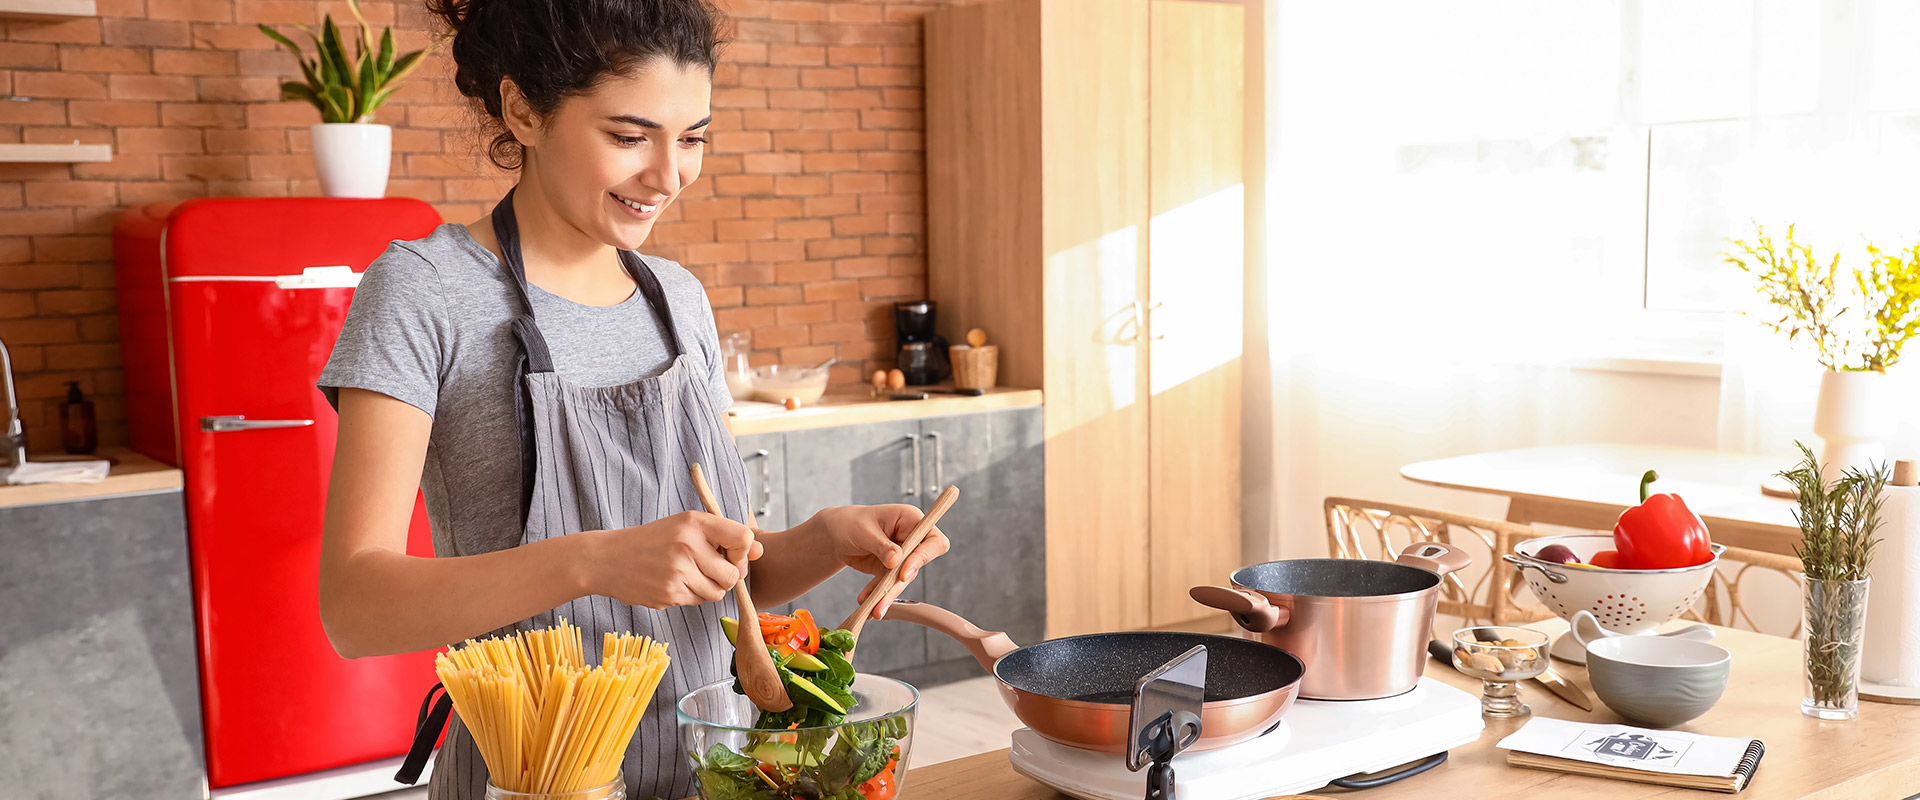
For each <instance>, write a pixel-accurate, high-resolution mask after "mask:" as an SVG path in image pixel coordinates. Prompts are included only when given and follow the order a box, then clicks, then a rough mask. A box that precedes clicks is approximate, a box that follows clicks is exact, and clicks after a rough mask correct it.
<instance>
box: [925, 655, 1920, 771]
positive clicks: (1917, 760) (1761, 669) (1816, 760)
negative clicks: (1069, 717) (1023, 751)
mask: <svg viewBox="0 0 1920 800" xmlns="http://www.w3.org/2000/svg"><path fill="white" fill-rule="evenodd" d="M1550 622H1552V623H1559V621H1558V620H1553V621H1550ZM1559 624H1560V625H1561V626H1562V627H1564V623H1559ZM1540 627H1542V628H1543V629H1545V628H1546V627H1547V625H1546V624H1542V625H1541V626H1540ZM1718 632H1719V638H1718V639H1716V642H1717V643H1718V644H1719V645H1721V646H1722V647H1725V648H1727V649H1728V650H1730V651H1732V652H1733V679H1732V682H1731V683H1730V684H1729V686H1728V687H1727V693H1726V695H1725V696H1724V697H1722V698H1721V700H1720V703H1719V704H1718V705H1716V706H1715V707H1714V709H1713V710H1712V711H1709V712H1707V714H1706V716H1703V717H1701V718H1699V719H1696V720H1694V721H1693V722H1691V723H1688V724H1687V725H1684V726H1682V727H1681V728H1679V730H1684V731H1690V732H1693V733H1699V734H1704V735H1708V736H1752V737H1755V738H1758V739H1760V740H1761V741H1763V742H1766V745H1767V754H1766V757H1765V758H1764V759H1763V760H1762V761H1761V762H1760V769H1759V771H1758V772H1757V773H1755V775H1754V779H1753V782H1752V783H1751V784H1749V785H1748V787H1747V789H1746V791H1744V792H1742V793H1741V794H1739V795H1738V797H1739V798H1740V800H1788V798H1792V799H1793V800H1807V799H1809V798H1818V799H1819V800H1840V798H1901V797H1906V796H1908V795H1911V794H1912V793H1913V792H1914V791H1916V790H1917V789H1916V787H1920V706H1899V705H1885V704H1881V703H1869V702H1862V703H1861V704H1860V718H1859V719H1856V720H1853V721H1851V722H1820V721H1817V720H1813V719H1808V718H1807V717H1804V716H1802V715H1801V714H1800V692H1801V688H1800V662H1801V648H1800V643H1799V642H1798V641H1796V640H1793V639H1784V638H1780V637H1776V636H1767V635H1764V634H1758V633H1754V632H1752V631H1740V630H1731V629H1726V628H1720V629H1718ZM1554 669H1555V670H1557V671H1559V672H1560V674H1562V675H1564V676H1566V677H1567V678H1568V679H1569V680H1571V681H1573V682H1574V683H1576V684H1579V685H1580V687H1581V688H1583V689H1587V690H1589V692H1591V689H1592V684H1591V683H1590V682H1588V680H1587V671H1586V668H1585V667H1580V666H1575V665H1571V664H1565V663H1562V662H1558V661H1556V662H1554ZM1427 675H1428V676H1429V677H1433V678H1437V679H1439V680H1442V681H1445V682H1447V683H1449V684H1452V685H1454V686H1456V687H1458V688H1460V689H1463V690H1466V691H1469V692H1471V693H1473V694H1474V695H1475V696H1476V697H1477V696H1478V695H1479V693H1480V688H1479V682H1478V681H1475V680H1471V679H1469V678H1467V677H1466V676H1464V675H1461V674H1460V673H1458V672H1455V671H1454V670H1453V669H1452V668H1450V667H1446V666H1442V665H1441V664H1440V663H1439V662H1437V661H1433V660H1431V659H1429V660H1428V662H1427ZM1521 694H1522V696H1523V697H1524V699H1525V700H1526V702H1527V704H1528V705H1530V706H1532V707H1533V711H1534V714H1536V715H1539V716H1546V717H1553V718H1556V719H1568V720H1576V721H1583V722H1619V721H1620V717H1619V716H1618V715H1615V714H1614V713H1613V712H1611V711H1608V710H1607V708H1606V706H1605V705H1604V704H1600V703H1595V709H1596V710H1594V711H1592V712H1586V711H1581V710H1579V709H1577V708H1574V707H1573V706H1571V705H1568V704H1567V703H1566V702H1564V701H1562V700H1560V699H1559V698H1557V697H1554V696H1553V695H1551V694H1549V693H1548V692H1547V691H1546V690H1545V689H1543V688H1541V687H1539V686H1538V685H1537V684H1533V683H1531V682H1529V683H1527V684H1524V685H1523V686H1522V688H1521ZM1524 721H1525V720H1487V728H1486V732H1485V733H1484V734H1482V735H1481V737H1480V741H1478V742H1476V743H1474V744H1471V745H1467V746H1465V747H1458V748H1455V749H1454V750H1453V751H1452V755H1451V757H1450V758H1449V760H1448V762H1447V763H1446V764H1443V765H1441V766H1439V767H1437V768H1435V769H1434V770H1432V771H1431V772H1428V773H1426V774H1424V775H1417V776H1414V777H1412V778H1408V779H1407V780H1405V781H1402V782H1400V783H1395V784H1391V785H1388V786H1383V787H1380V788H1377V789H1368V790H1367V791H1366V792H1364V793H1363V794H1364V796H1365V798H1366V800H1402V798H1422V799H1423V800H1427V799H1429V798H1430V799H1432V800H1449V799H1457V800H1468V799H1469V798H1490V797H1515V798H1519V797H1550V798H1554V800H1629V799H1630V798H1651V797H1660V798H1678V797H1698V798H1703V800H1704V798H1710V797H1726V796H1729V795H1720V794H1716V793H1714V792H1703V791H1691V790H1685V789H1674V788H1669V787H1663V786H1656V785H1653V784H1647V783H1632V782H1628V781H1617V780H1607V779H1604V778H1589V777H1584V776H1579V775H1566V774H1562V773H1558V772H1544V771H1540V770H1531V769H1521V768H1519V767H1512V766H1508V765H1507V762H1506V756H1507V754H1506V751H1504V750H1500V749H1499V748H1497V747H1494V744H1495V743H1496V742H1498V741H1500V740H1501V739H1502V738H1505V737H1506V736H1507V734H1509V733H1512V732H1513V731H1515V730H1517V729H1518V728H1519V727H1520V725H1521V724H1522V723H1523V722H1524ZM1179 766H1180V762H1179V761H1178V760H1175V761H1174V767H1175V769H1176V770H1177V769H1178V768H1179ZM905 788H906V789H907V792H908V793H909V794H910V795H911V796H913V797H925V798H942V800H989V799H990V800H1054V799H1055V798H1059V797H1062V795H1060V794H1058V793H1056V792H1054V791H1053V790H1052V789H1049V788H1047V787H1045V786H1042V785H1040V784H1038V783H1035V782H1033V781H1032V780H1029V779H1027V778H1025V777H1022V776H1021V775H1019V774H1018V773H1015V772H1014V771H1013V767H1012V766H1011V765H1010V764H1008V762H1007V751H1006V750H998V751H995V752H991V753H983V754H981V755H977V756H973V757H970V758H964V759H959V760H955V761H948V762H946V763H942V764H934V765H932V766H928V767H922V768H919V769H915V770H913V771H912V772H910V773H909V774H908V775H907V780H906V782H905ZM1310 794H1320V795H1328V796H1346V793H1344V792H1339V791H1337V790H1320V791H1318V792H1317V793H1310ZM1354 796H1355V797H1356V798H1357V797H1359V796H1360V795H1354Z"/></svg>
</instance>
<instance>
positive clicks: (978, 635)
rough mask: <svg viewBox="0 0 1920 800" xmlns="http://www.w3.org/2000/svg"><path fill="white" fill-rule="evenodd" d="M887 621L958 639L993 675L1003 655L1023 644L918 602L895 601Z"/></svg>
mask: <svg viewBox="0 0 1920 800" xmlns="http://www.w3.org/2000/svg"><path fill="white" fill-rule="evenodd" d="M887 619H890V620H900V621H902V622H911V623H913V624H915V625H924V626H926V627H928V628H932V629H934V630H936V631H939V632H941V633H944V634H946V635H948V636H951V637H953V638H954V640H955V641H958V642H959V643H961V644H963V645H966V646H967V651H968V652H970V653H973V657H974V659H975V660H977V661H979V662H980V666H982V667H986V668H987V672H993V664H994V662H996V661H999V660H1000V657H1001V656H1004V655H1006V654H1008V653H1011V652H1013V651H1015V650H1018V649H1020V645H1017V644H1014V643H1013V640H1012V639H1010V638H1007V635H1006V634H1004V633H1001V632H999V631H989V630H982V629H981V628H980V626H978V625H975V624H973V623H971V622H968V621H967V620H966V619H965V618H964V617H961V616H960V615H959V614H955V613H953V612H951V611H948V610H946V609H944V608H941V607H939V606H936V605H929V604H927V603H922V602H918V601H915V600H895V601H893V605H892V606H891V607H889V608H888V609H887Z"/></svg>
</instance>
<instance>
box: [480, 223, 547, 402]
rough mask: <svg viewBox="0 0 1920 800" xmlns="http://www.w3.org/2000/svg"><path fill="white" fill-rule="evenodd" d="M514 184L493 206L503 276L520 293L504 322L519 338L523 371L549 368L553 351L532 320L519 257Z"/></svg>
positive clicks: (530, 298) (524, 271) (524, 274)
mask: <svg viewBox="0 0 1920 800" xmlns="http://www.w3.org/2000/svg"><path fill="white" fill-rule="evenodd" d="M518 188H519V187H517V186H516V187H514V189H508V190H507V196H505V197H502V198H500V204H499V205H496V206H494V207H493V238H494V239H495V240H497V241H498V243H499V247H500V261H501V263H503V264H505V265H506V267H507V276H508V277H510V278H512V279H513V281H512V283H513V290H514V292H515V293H517V294H519V296H520V306H521V311H520V313H519V314H516V315H514V318H513V320H512V321H511V322H509V323H508V325H509V327H511V328H512V329H513V338H514V339H516V340H518V341H519V342H520V352H521V353H522V354H524V355H525V356H526V360H527V363H526V371H527V372H552V371H553V351H551V350H548V349H547V337H546V336H545V335H544V334H542V333H540V326H539V325H536V324H534V321H533V297H532V296H531V295H529V294H528V293H527V266H526V263H525V262H523V261H521V260H520V223H519V222H518V221H517V220H515V219H514V217H513V193H514V190H515V189H518Z"/></svg>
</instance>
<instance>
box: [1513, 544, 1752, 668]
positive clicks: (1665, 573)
mask: <svg viewBox="0 0 1920 800" xmlns="http://www.w3.org/2000/svg"><path fill="white" fill-rule="evenodd" d="M1556 544H1557V545H1562V546H1565V547H1566V548H1567V549H1569V550H1572V551H1573V554H1574V555H1576V556H1579V557H1580V560H1581V561H1582V562H1586V561H1591V560H1593V556H1594V554H1595V553H1599V552H1600V551H1602V550H1612V549H1614V546H1613V536H1611V535H1609V534H1574V535H1570V536H1542V537H1540V538H1537V539H1528V540H1526V541H1524V542H1520V543H1519V544H1516V545H1514V548H1513V550H1514V552H1513V554H1512V555H1507V556H1502V558H1503V559H1505V560H1506V562H1507V563H1508V564H1512V565H1513V566H1514V568H1515V569H1518V570H1519V571H1520V576H1521V577H1522V578H1523V579H1525V580H1526V582H1527V587H1528V588H1530V589H1532V590H1533V596H1534V597H1536V598H1539V600H1540V603H1541V605H1544V606H1546V607H1547V610H1548V611H1551V612H1553V613H1554V614H1555V615H1556V616H1558V617H1560V618H1561V619H1564V620H1568V621H1569V622H1571V621H1572V620H1573V614H1574V612H1576V611H1582V610H1584V611H1587V612H1589V613H1592V614H1593V618H1594V620H1595V621H1596V622H1598V623H1599V624H1600V627H1601V628H1603V629H1605V630H1606V631H1609V632H1611V633H1617V634H1625V635H1629V636H1643V635H1652V634H1653V633H1654V632H1655V631H1656V630H1658V629H1659V627H1660V626H1662V625H1665V624H1667V623H1668V622H1671V621H1673V620H1675V619H1678V618H1679V617H1680V615H1681V614H1684V613H1686V611H1687V609H1690V608H1692V607H1693V605H1694V603H1697V602H1699V601H1700V595H1701V594H1703V593H1705V592H1706V590H1707V586H1708V585H1709V584H1710V583H1711V582H1712V581H1713V572H1714V569H1715V568H1716V567H1718V566H1719V564H1720V553H1721V552H1722V551H1724V550H1726V549H1727V548H1726V547H1725V546H1724V545H1718V544H1716V545H1713V558H1711V559H1708V560H1707V561H1706V563H1703V564H1695V565H1693V566H1691V567H1678V568H1675V569H1606V568H1603V567H1594V566H1587V565H1585V564H1582V565H1580V566H1571V565H1567V564H1562V563H1559V562H1555V561H1546V560H1542V559H1541V558H1540V557H1539V555H1538V554H1539V552H1540V551H1541V550H1543V549H1546V548H1547V547H1548V546H1550V545H1556ZM1701 629H1702V630H1706V631H1707V632H1708V633H1709V634H1710V633H1711V632H1712V631H1711V629H1709V628H1705V627H1704V626H1703V627H1702V628H1701ZM1689 632H1690V635H1691V636H1697V635H1699V634H1698V633H1692V632H1691V629H1689ZM1553 656H1554V657H1555V658H1558V659H1561V660H1563V661H1570V662H1573V663H1575V664H1584V663H1586V650H1585V649H1584V648H1582V647H1581V646H1580V642H1579V641H1578V640H1577V639H1575V638H1574V637H1573V636H1572V635H1571V633H1569V634H1568V635H1563V636H1561V637H1560V638H1559V639H1557V640H1555V641H1554V643H1553Z"/></svg>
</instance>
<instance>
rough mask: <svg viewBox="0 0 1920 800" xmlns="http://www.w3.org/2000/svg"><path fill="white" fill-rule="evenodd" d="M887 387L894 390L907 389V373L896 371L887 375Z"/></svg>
mask: <svg viewBox="0 0 1920 800" xmlns="http://www.w3.org/2000/svg"><path fill="white" fill-rule="evenodd" d="M887 386H889V387H891V388H894V389H905V388H907V373H904V372H901V371H900V370H897V369H896V370H894V371H892V372H889V373H887Z"/></svg>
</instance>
